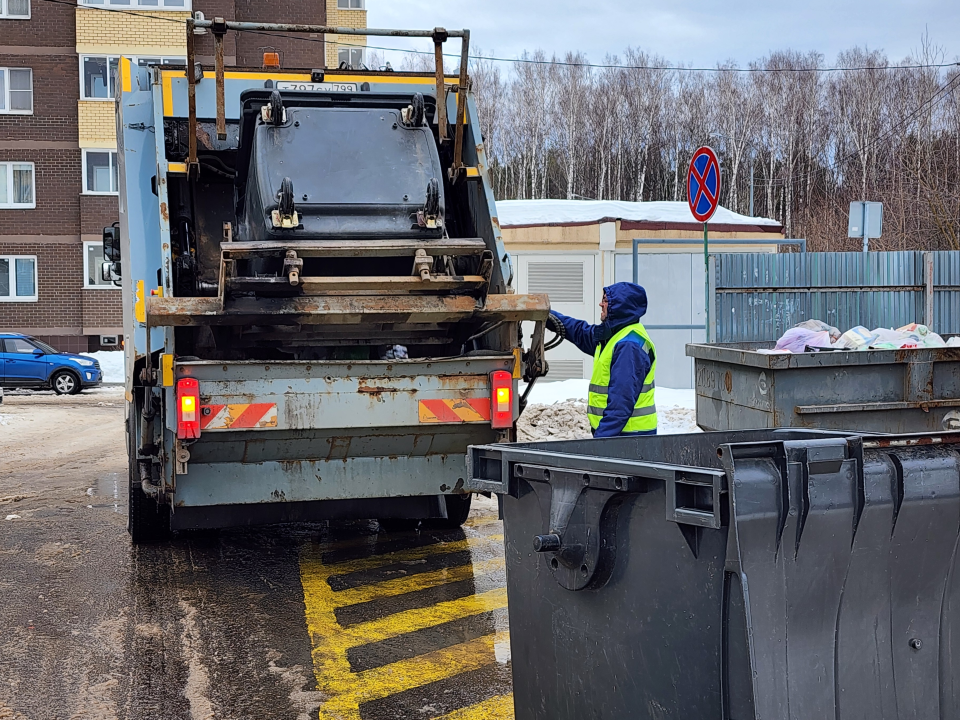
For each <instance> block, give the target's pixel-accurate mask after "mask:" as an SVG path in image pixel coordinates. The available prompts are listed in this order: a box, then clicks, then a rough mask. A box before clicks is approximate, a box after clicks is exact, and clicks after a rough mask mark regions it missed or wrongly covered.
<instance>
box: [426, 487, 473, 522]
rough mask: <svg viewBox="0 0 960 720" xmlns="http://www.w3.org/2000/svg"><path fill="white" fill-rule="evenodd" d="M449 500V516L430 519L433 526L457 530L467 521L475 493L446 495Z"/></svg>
mask: <svg viewBox="0 0 960 720" xmlns="http://www.w3.org/2000/svg"><path fill="white" fill-rule="evenodd" d="M444 497H445V498H446V500H447V517H446V519H445V520H444V519H443V518H438V519H436V520H430V521H429V522H430V525H431V527H436V528H442V529H444V530H456V529H457V528H459V527H460V526H461V525H463V524H464V523H465V522H466V521H467V516H468V515H469V514H470V502H471V501H472V499H473V495H444Z"/></svg>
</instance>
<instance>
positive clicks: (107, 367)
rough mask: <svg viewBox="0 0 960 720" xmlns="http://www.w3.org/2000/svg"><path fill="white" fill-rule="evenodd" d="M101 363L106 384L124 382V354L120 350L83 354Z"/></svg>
mask: <svg viewBox="0 0 960 720" xmlns="http://www.w3.org/2000/svg"><path fill="white" fill-rule="evenodd" d="M83 354H84V355H86V356H87V357H92V358H93V359H94V360H98V361H99V362H100V369H101V370H103V381H104V382H105V383H122V382H123V381H124V369H123V353H122V352H120V351H118V350H101V351H99V352H93V353H83Z"/></svg>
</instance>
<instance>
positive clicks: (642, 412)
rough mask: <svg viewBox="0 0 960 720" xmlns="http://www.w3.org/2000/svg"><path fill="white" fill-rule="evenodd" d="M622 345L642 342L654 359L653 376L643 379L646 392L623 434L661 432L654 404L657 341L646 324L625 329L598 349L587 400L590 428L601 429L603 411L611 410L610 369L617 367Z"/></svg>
mask: <svg viewBox="0 0 960 720" xmlns="http://www.w3.org/2000/svg"><path fill="white" fill-rule="evenodd" d="M619 342H638V343H640V344H641V345H642V346H643V350H644V352H646V353H648V354H649V355H650V358H651V360H652V362H651V363H650V372H648V373H647V376H646V377H645V378H644V379H643V388H642V389H641V390H640V397H638V398H637V404H636V405H635V406H634V410H633V415H632V416H631V417H630V419H629V420H627V424H626V425H624V426H623V430H622V431H621V432H625V433H629V432H649V431H651V430H656V429H657V406H656V404H655V403H654V399H653V394H654V384H653V378H654V374H655V372H656V370H657V356H656V353H655V351H654V347H653V341H652V340H651V339H650V336H649V335H647V330H646V328H644V327H643V324H642V323H635V324H633V325H628V326H627V327H625V328H623V329H622V330H620V332H618V333H617V334H616V335H614V336H613V337H612V338H610V341H609V342H608V343H607V344H606V345H604V346H603V347H602V349H601V346H600V345H597V352H596V353H595V354H594V356H593V375H591V376H590V394H589V396H588V400H587V405H588V407H587V417H588V418H589V419H590V427H592V428H593V429H594V430H596V429H597V427H598V426H599V425H600V420H601V419H602V418H603V411H604V410H605V409H606V407H607V396H608V392H609V388H610V366H611V365H612V364H613V350H614V348H615V347H616V346H617V343H619Z"/></svg>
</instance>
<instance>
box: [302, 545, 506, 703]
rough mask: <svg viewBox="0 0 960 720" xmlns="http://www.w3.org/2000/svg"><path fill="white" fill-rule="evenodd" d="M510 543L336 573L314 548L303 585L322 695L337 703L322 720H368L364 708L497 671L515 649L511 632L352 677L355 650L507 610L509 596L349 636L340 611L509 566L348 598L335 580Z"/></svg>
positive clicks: (391, 585)
mask: <svg viewBox="0 0 960 720" xmlns="http://www.w3.org/2000/svg"><path fill="white" fill-rule="evenodd" d="M502 540H503V536H502V535H490V536H486V537H481V538H467V539H464V540H458V541H455V542H449V543H438V544H434V545H427V546H424V547H419V548H410V549H406V550H400V551H397V552H394V553H389V554H384V555H376V556H373V557H367V558H360V559H357V560H349V561H346V562H342V563H336V564H333V565H325V564H324V563H323V561H322V550H321V551H320V552H318V548H316V547H314V548H312V549H311V548H307V549H306V551H305V553H304V555H303V556H302V557H301V560H300V581H301V584H302V585H303V595H304V602H305V605H306V622H307V630H308V632H309V634H310V642H311V646H312V651H311V654H312V658H313V668H314V675H315V676H316V679H317V689H318V690H319V691H320V692H321V693H322V694H323V695H324V696H326V697H327V698H329V699H328V700H327V701H326V702H325V703H324V704H323V705H322V706H321V707H320V710H319V720H361V718H360V710H359V706H360V704H361V703H364V702H368V701H370V700H376V699H380V698H384V697H388V696H389V695H393V694H395V693H398V692H402V691H404V690H409V689H411V688H415V687H420V686H422V685H427V684H429V683H432V682H436V681H438V680H443V679H446V678H449V677H453V676H454V675H458V674H460V673H463V672H468V671H470V670H475V669H478V668H480V667H484V666H486V665H490V664H492V663H494V662H496V656H495V653H494V645H495V644H496V643H505V642H508V635H507V633H505V632H504V633H497V634H491V635H489V636H487V637H484V638H479V639H477V640H472V641H470V642H467V643H461V644H459V645H454V646H451V647H449V648H445V649H442V650H437V651H434V652H432V653H428V654H425V655H421V656H418V657H415V658H411V659H408V660H402V661H398V662H395V663H391V664H390V665H386V666H383V667H380V668H372V669H370V670H365V671H363V672H359V673H355V672H352V671H351V668H350V662H349V660H348V659H347V651H348V650H349V649H350V648H352V647H357V646H360V645H366V644H368V643H371V642H377V641H379V640H384V639H387V638H392V637H397V636H399V635H404V634H406V633H409V632H414V631H416V630H420V629H424V628H429V627H433V626H435V625H439V624H441V623H444V622H448V621H450V620H455V619H458V618H461V617H465V616H469V615H475V614H478V613H482V612H487V611H489V610H494V609H498V608H502V607H505V606H506V603H507V598H506V590H505V589H504V588H497V589H495V590H491V591H490V592H486V593H482V594H480V595H473V596H468V597H465V598H460V599H457V600H451V601H448V602H442V603H438V604H436V605H433V606H431V607H427V608H416V609H412V610H407V611H405V612H401V613H396V614H394V615H392V616H390V617H387V618H381V619H378V620H372V621H370V622H366V623H361V624H359V625H354V626H352V627H349V628H343V627H341V625H340V624H339V623H338V622H337V619H336V615H335V612H334V611H335V610H336V609H337V608H338V607H343V606H344V605H348V604H354V603H355V602H363V601H365V600H369V599H373V598H375V597H390V596H396V595H402V594H404V593H405V592H413V591H415V590H418V589H424V588H428V587H434V586H437V585H442V584H444V583H445V582H454V581H456V580H459V579H466V578H469V577H470V576H471V574H473V573H476V572H489V571H491V570H496V569H498V568H500V567H502V566H503V558H492V559H488V560H483V561H479V562H477V563H475V564H466V565H461V566H456V567H454V568H444V569H440V570H436V571H429V572H425V573H415V574H414V575H411V576H409V577H402V578H391V579H389V580H385V581H382V582H379V583H374V584H372V585H369V586H365V587H359V588H351V589H347V590H343V591H340V592H336V591H334V590H333V589H331V587H330V583H329V580H330V578H331V577H332V576H334V575H342V574H345V573H351V572H358V571H361V570H369V569H374V568H377V567H380V566H382V565H390V564H394V563H398V562H401V563H402V562H413V563H415V562H417V561H419V560H424V559H426V558H429V557H432V556H437V555H444V554H449V553H452V552H458V551H462V550H469V549H475V548H489V547H490V544H491V543H492V542H502ZM334 546H335V544H334ZM378 592H379V593H380V594H379V595H378ZM481 717H482V716H481Z"/></svg>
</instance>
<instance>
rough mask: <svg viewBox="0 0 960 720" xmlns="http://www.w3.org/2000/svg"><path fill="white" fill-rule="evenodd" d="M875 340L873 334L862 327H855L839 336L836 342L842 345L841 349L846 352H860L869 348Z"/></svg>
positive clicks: (875, 337)
mask: <svg viewBox="0 0 960 720" xmlns="http://www.w3.org/2000/svg"><path fill="white" fill-rule="evenodd" d="M876 340H877V336H876V335H875V334H874V333H873V332H871V331H870V330H867V329H866V328H865V327H864V326H863V325H857V326H856V327H852V328H850V329H849V330H847V331H846V332H845V333H844V334H843V335H841V336H840V340H839V341H838V342H839V343H842V345H843V347H845V348H847V349H848V350H860V349H861V348H863V349H866V348H868V347H870V345H871V344H872V343H874V342H876Z"/></svg>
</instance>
